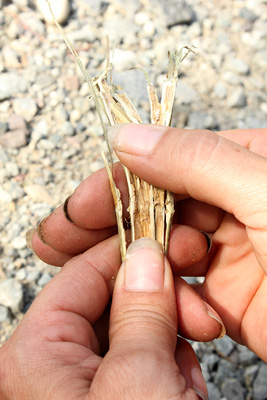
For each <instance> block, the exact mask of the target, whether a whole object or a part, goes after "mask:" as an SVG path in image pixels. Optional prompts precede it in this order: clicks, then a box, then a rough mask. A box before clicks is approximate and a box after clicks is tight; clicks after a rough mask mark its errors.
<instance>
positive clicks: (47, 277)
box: [37, 272, 52, 287]
mask: <svg viewBox="0 0 267 400" xmlns="http://www.w3.org/2000/svg"><path fill="white" fill-rule="evenodd" d="M51 279H52V276H51V275H50V274H49V273H48V272H44V273H43V274H42V276H41V278H40V279H38V281H37V285H38V286H42V287H43V286H45V285H46V284H47V283H48V282H49V281H51Z"/></svg>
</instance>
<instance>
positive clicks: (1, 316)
mask: <svg viewBox="0 0 267 400" xmlns="http://www.w3.org/2000/svg"><path fill="white" fill-rule="evenodd" d="M10 317H11V316H10V312H9V309H8V308H7V307H5V306H3V305H0V324H1V323H3V322H5V323H10V322H11V318H10Z"/></svg>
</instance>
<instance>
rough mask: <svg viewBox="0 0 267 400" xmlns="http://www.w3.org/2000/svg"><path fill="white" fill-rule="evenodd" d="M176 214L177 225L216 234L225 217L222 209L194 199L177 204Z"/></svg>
mask: <svg viewBox="0 0 267 400" xmlns="http://www.w3.org/2000/svg"><path fill="white" fill-rule="evenodd" d="M175 214H176V217H175V221H176V223H179V224H182V225H188V226H192V227H193V228H196V229H198V230H200V231H205V232H215V231H216V230H217V229H218V228H219V226H220V224H221V220H222V217H223V211H222V210H221V209H220V208H218V207H214V206H211V205H209V204H207V203H203V202H200V201H196V200H194V199H186V200H183V201H179V202H178V203H176V208H175Z"/></svg>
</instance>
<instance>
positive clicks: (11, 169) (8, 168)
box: [5, 161, 19, 178]
mask: <svg viewBox="0 0 267 400" xmlns="http://www.w3.org/2000/svg"><path fill="white" fill-rule="evenodd" d="M18 174H19V167H18V165H17V164H16V163H14V162H12V161H7V163H6V164H5V176H6V177H8V178H12V177H14V176H17V175H18Z"/></svg>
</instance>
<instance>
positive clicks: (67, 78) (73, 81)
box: [62, 74, 80, 91]
mask: <svg viewBox="0 0 267 400" xmlns="http://www.w3.org/2000/svg"><path fill="white" fill-rule="evenodd" d="M62 79H63V82H64V87H65V89H66V90H68V91H70V90H79V88H80V81H79V78H78V76H77V75H75V74H68V75H64V76H63V77H62Z"/></svg>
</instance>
